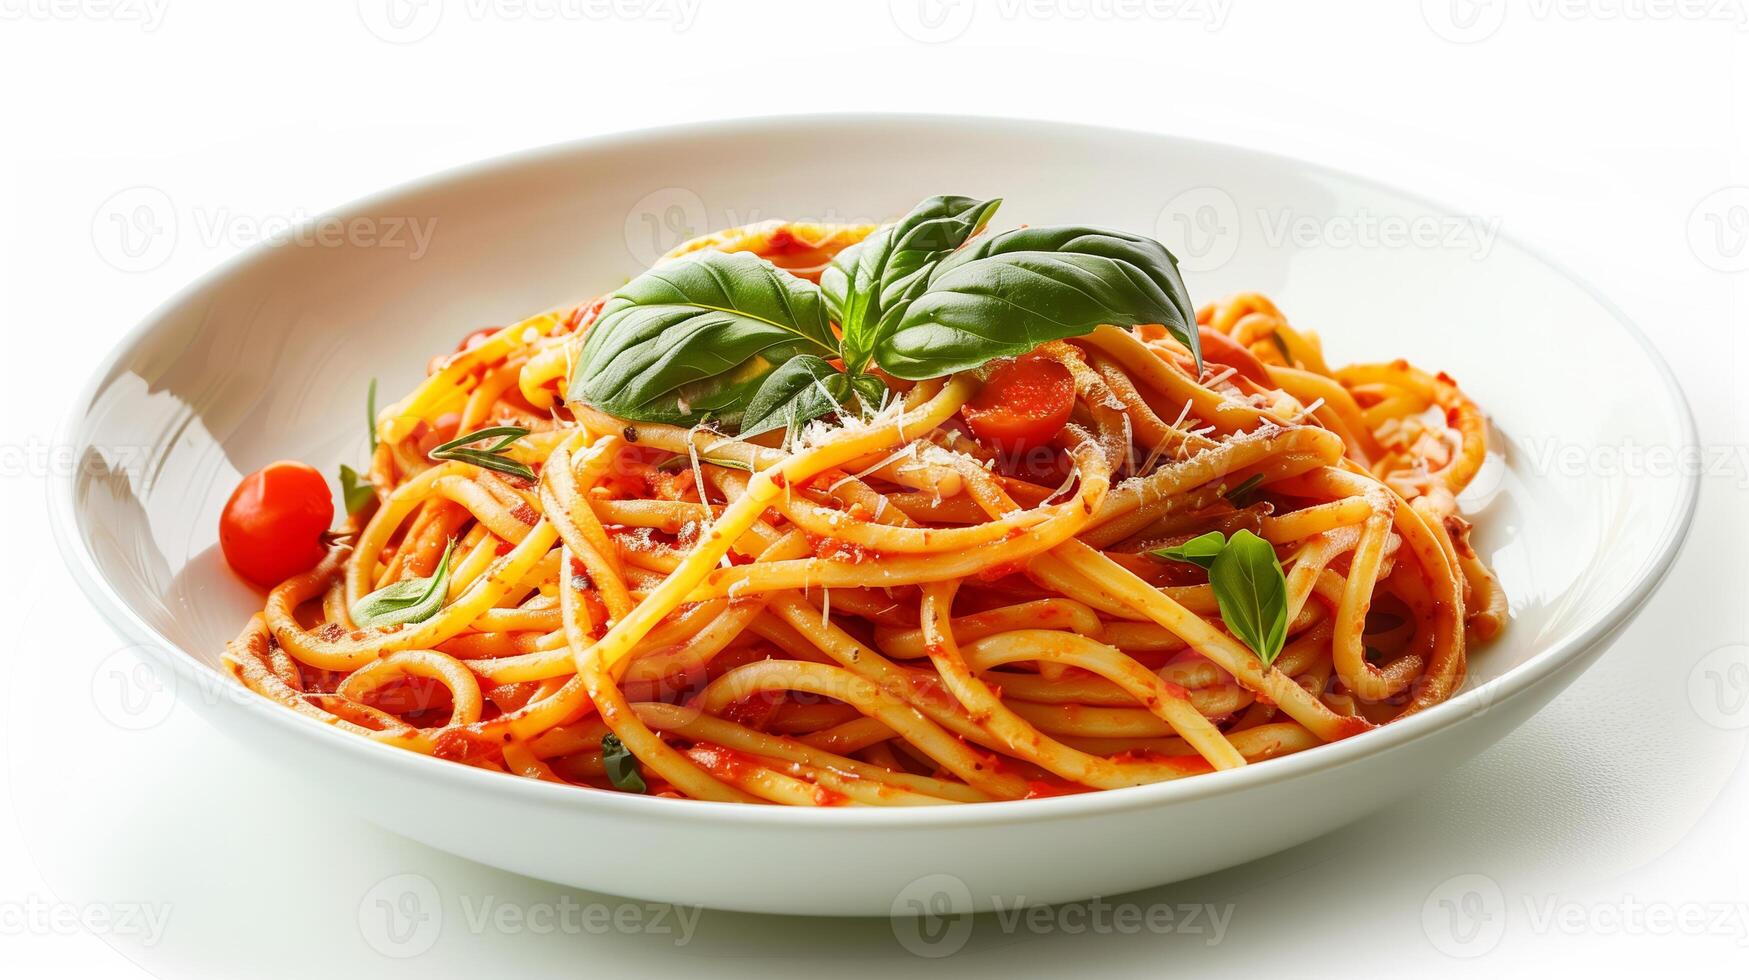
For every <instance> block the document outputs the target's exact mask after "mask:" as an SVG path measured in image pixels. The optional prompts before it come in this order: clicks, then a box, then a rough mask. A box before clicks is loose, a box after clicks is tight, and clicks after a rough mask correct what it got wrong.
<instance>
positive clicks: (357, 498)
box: [340, 463, 377, 514]
mask: <svg viewBox="0 0 1749 980" xmlns="http://www.w3.org/2000/svg"><path fill="white" fill-rule="evenodd" d="M340 499H341V500H342V501H343V502H344V503H345V504H346V512H347V513H348V514H357V513H359V512H361V511H363V510H364V509H365V508H366V507H369V506H370V505H371V503H372V502H373V501H375V500H376V499H377V491H376V487H373V486H371V484H370V481H369V480H366V479H364V478H363V477H361V476H359V475H358V471H357V470H355V469H353V468H352V467H350V466H347V465H346V464H345V463H341V464H340Z"/></svg>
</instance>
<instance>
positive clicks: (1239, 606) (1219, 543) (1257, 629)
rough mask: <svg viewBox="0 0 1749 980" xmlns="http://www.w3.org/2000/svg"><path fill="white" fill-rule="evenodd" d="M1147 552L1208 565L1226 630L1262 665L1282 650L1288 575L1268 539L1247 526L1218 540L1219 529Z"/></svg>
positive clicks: (1270, 661)
mask: <svg viewBox="0 0 1749 980" xmlns="http://www.w3.org/2000/svg"><path fill="white" fill-rule="evenodd" d="M1193 546H1194V547H1193ZM1211 551H1212V552H1213V554H1210V552H1211ZM1150 554H1153V555H1157V556H1159V557H1161V558H1165V559H1168V560H1171V561H1182V562H1188V563H1190V564H1193V565H1198V566H1200V567H1202V568H1206V569H1208V573H1209V585H1210V586H1211V587H1213V589H1214V592H1215V602H1216V603H1217V604H1218V605H1219V606H1220V608H1221V621H1222V622H1224V623H1226V624H1227V630H1228V631H1229V632H1231V633H1232V634H1233V635H1234V636H1236V637H1238V638H1239V639H1240V640H1241V641H1243V642H1244V643H1245V645H1246V646H1249V647H1250V648H1251V649H1252V651H1253V652H1255V653H1256V654H1257V658H1258V659H1259V660H1262V661H1263V662H1264V663H1265V664H1271V663H1274V662H1275V658H1276V657H1278V656H1280V655H1281V648H1282V647H1283V646H1284V645H1285V644H1286V643H1287V574H1286V573H1285V572H1283V571H1282V568H1281V561H1280V559H1278V558H1276V556H1275V548H1274V547H1272V546H1271V545H1270V543H1269V542H1268V541H1265V540H1263V539H1262V538H1260V537H1258V536H1257V535H1255V534H1252V533H1251V532H1250V531H1237V532H1234V534H1233V536H1232V537H1231V538H1226V539H1225V540H1224V541H1223V540H1222V536H1221V532H1219V531H1210V532H1209V533H1207V534H1204V535H1200V536H1198V537H1195V538H1192V539H1190V540H1189V541H1186V542H1185V543H1184V544H1182V545H1179V546H1177V547H1176V548H1161V549H1158V550H1156V551H1153V552H1150Z"/></svg>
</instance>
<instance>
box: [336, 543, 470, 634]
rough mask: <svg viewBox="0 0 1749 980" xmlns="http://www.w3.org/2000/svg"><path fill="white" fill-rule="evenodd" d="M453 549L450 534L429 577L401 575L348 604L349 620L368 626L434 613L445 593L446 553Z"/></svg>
mask: <svg viewBox="0 0 1749 980" xmlns="http://www.w3.org/2000/svg"><path fill="white" fill-rule="evenodd" d="M453 551H455V539H454V538H450V539H449V544H447V545H445V546H444V549H443V557H442V558H439V559H438V560H437V569H436V571H434V572H432V573H431V575H430V577H428V578H408V579H402V580H401V581H399V582H394V583H391V584H389V585H385V586H383V587H382V588H380V589H378V590H376V591H375V592H372V593H371V594H370V595H367V596H364V597H362V598H360V599H359V600H358V601H357V602H356V603H354V604H353V606H352V621H353V622H355V623H357V624H358V625H360V626H363V627H366V628H369V627H373V626H394V625H396V624H399V623H423V622H425V621H426V620H428V619H430V618H431V617H433V616H435V615H437V611H438V610H439V609H442V608H443V600H444V599H445V598H447V597H448V596H449V556H450V554H451V552H453Z"/></svg>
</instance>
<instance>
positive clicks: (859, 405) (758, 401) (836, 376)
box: [741, 354, 884, 439]
mask: <svg viewBox="0 0 1749 980" xmlns="http://www.w3.org/2000/svg"><path fill="white" fill-rule="evenodd" d="M869 382H873V384H874V385H875V389H874V390H876V391H879V390H882V389H883V388H884V386H882V385H881V383H880V379H878V378H873V377H870V376H868V375H861V376H858V377H855V378H853V377H851V376H850V375H848V374H845V373H844V372H843V371H840V370H838V369H837V368H835V367H833V366H832V365H831V364H829V363H827V362H826V360H825V359H823V358H819V357H815V356H813V355H811V354H802V355H800V356H798V357H792V358H790V359H789V360H787V361H785V362H784V363H783V366H782V367H780V368H778V369H777V370H775V371H773V372H771V373H770V374H768V375H766V376H765V383H764V384H762V385H760V386H759V391H758V392H756V393H755V394H754V395H753V400H752V401H751V402H748V404H747V414H746V415H745V416H743V417H742V419H741V438H743V439H745V438H747V437H748V436H756V435H758V434H760V433H761V432H770V431H771V430H773V429H790V430H792V431H794V430H798V429H800V428H801V427H802V426H804V425H806V424H808V423H809V422H812V421H813V420H815V419H817V418H821V417H823V416H826V415H830V414H832V413H833V412H837V411H840V410H842V409H850V410H851V411H852V412H853V413H855V414H857V415H866V414H868V413H869V412H872V411H873V410H874V409H875V408H876V407H877V406H878V405H879V404H880V397H879V396H878V395H876V396H875V397H874V399H873V400H872V401H871V400H870V399H869V398H868V391H869V389H868V383H869Z"/></svg>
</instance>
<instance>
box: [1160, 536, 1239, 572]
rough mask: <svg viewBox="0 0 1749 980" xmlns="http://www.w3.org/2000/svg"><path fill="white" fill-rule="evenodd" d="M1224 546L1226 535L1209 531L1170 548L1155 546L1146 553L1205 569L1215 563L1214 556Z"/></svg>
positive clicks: (1216, 555) (1217, 554) (1218, 553)
mask: <svg viewBox="0 0 1749 980" xmlns="http://www.w3.org/2000/svg"><path fill="white" fill-rule="evenodd" d="M1226 546H1227V536H1226V535H1224V534H1222V533H1221V532H1219V531H1210V532H1209V533H1207V534H1199V535H1197V536H1196V537H1194V538H1191V539H1190V540H1189V541H1186V542H1184V543H1183V544H1180V545H1174V546H1172V547H1170V548H1155V549H1154V550H1153V551H1150V552H1148V554H1150V555H1153V556H1155V557H1156V558H1166V559H1169V560H1171V561H1182V562H1187V563H1189V564H1192V565H1198V566H1200V567H1202V568H1204V569H1206V568H1208V567H1210V566H1211V565H1213V564H1214V563H1215V558H1216V557H1218V556H1219V555H1220V553H1221V550H1222V549H1223V548H1225V547H1226Z"/></svg>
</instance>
